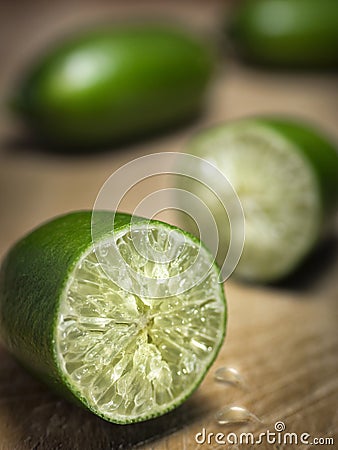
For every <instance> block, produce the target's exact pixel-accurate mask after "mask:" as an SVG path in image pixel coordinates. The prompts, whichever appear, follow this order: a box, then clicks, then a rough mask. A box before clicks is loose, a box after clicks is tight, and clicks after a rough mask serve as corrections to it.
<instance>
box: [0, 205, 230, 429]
mask: <svg viewBox="0 0 338 450" xmlns="http://www.w3.org/2000/svg"><path fill="white" fill-rule="evenodd" d="M113 216H114V214H113V213H112V212H107V211H101V212H98V211H96V212H95V227H96V233H95V234H96V239H95V244H93V242H92V236H91V218H92V214H91V212H90V211H84V212H76V213H72V214H68V215H66V216H62V217H59V218H56V219H54V220H52V221H51V222H49V223H46V224H44V225H42V226H41V227H39V228H38V229H36V230H35V231H33V232H32V233H31V234H29V235H28V236H26V237H25V238H24V239H22V240H21V241H19V242H18V243H17V244H16V245H15V246H14V247H13V249H12V250H11V251H10V252H9V254H8V256H7V257H6V259H5V261H4V263H3V265H2V268H1V272H0V333H1V337H2V340H3V343H4V344H5V346H6V347H7V349H8V350H9V351H10V352H11V353H13V355H15V356H16V358H17V359H18V360H19V361H21V363H22V364H23V365H25V366H26V367H27V368H28V369H29V370H30V371H32V372H33V373H35V374H36V375H37V376H38V377H40V378H41V379H42V380H44V381H45V382H47V383H48V384H49V385H51V386H52V387H53V388H54V389H56V390H57V391H59V393H61V394H63V395H65V396H66V397H67V398H69V399H73V400H75V401H76V402H77V403H79V404H81V405H83V406H84V407H86V408H88V409H89V410H90V411H92V412H94V413H95V414H97V415H98V416H100V417H102V418H104V419H106V420H108V421H111V422H115V423H131V422H138V421H142V420H146V419H149V418H151V417H156V416H159V415H161V414H164V413H166V412H167V411H170V410H172V409H173V408H175V407H176V406H178V405H179V404H181V403H182V402H183V401H184V400H185V399H186V398H187V397H188V396H189V395H190V394H191V393H192V392H193V391H194V390H195V389H196V388H197V386H198V385H199V384H200V382H201V381H202V379H203V377H204V376H205V373H206V371H207V370H208V368H209V366H210V365H211V364H212V362H213V360H214V359H215V357H216V355H217V353H218V351H219V349H220V346H221V345H222V342H223V338H224V333H225V324H226V305H225V298H224V293H223V289H222V285H221V284H219V283H218V275H219V269H218V268H217V267H216V266H215V264H214V263H213V260H212V258H211V256H210V254H209V252H208V251H207V250H206V249H205V248H204V247H203V246H202V247H201V246H200V243H199V241H198V240H196V239H195V238H194V237H192V236H190V235H188V234H186V233H185V232H182V231H181V230H179V229H178V228H175V227H171V226H170V225H168V224H165V223H163V222H158V221H148V220H146V219H141V218H135V217H134V218H133V221H132V222H131V216H130V215H128V214H119V213H117V214H116V216H115V223H114V225H113ZM114 239H116V242H117V246H118V249H119V251H120V253H121V255H122V257H123V258H124V259H125V261H126V262H127V264H128V267H129V268H131V269H133V270H134V271H135V273H136V274H138V275H141V276H142V275H143V276H146V277H148V278H144V279H143V280H145V281H144V283H143V286H142V289H143V293H144V294H145V295H138V294H136V293H133V291H132V290H128V291H126V290H125V289H123V288H121V287H120V284H119V283H115V282H114V281H113V280H112V279H111V278H110V277H109V276H108V275H107V273H108V272H109V270H111V271H112V272H114V271H115V272H116V274H117V278H118V280H121V281H123V282H124V283H125V282H126V280H127V281H128V280H129V282H130V286H131V288H134V287H135V288H138V287H140V286H139V285H137V277H136V276H132V275H131V273H132V272H128V271H127V270H126V269H125V266H124V264H121V263H120V261H119V260H117V259H116V253H114V251H113V248H114V247H113V246H112V242H113V240H114ZM198 251H199V252H200V253H199V254H198ZM98 254H100V255H101V257H102V256H103V255H105V256H106V257H107V258H108V259H107V260H106V259H105V260H104V261H106V264H103V263H102V259H100V263H99V259H98V257H97V256H96V255H98ZM162 254H163V255H165V256H167V255H168V254H169V255H170V259H166V258H164V259H163V260H160V261H159V260H156V259H155V258H154V255H157V256H158V255H162ZM142 255H143V256H142ZM144 255H148V256H149V258H146V257H145V256H144ZM196 258H197V261H198V264H197V265H195V266H194V265H193V263H194V262H195V261H196ZM108 263H109V264H108ZM191 267H192V269H191ZM189 270H190V271H189ZM112 272H110V273H112ZM114 280H116V278H114ZM189 283H190V284H189ZM184 284H188V285H189V286H190V288H189V289H188V290H186V291H184V290H183V289H182V288H181V286H183V285H184ZM154 291H156V294H157V295H156V296H155V297H154V295H150V294H153V292H154Z"/></svg>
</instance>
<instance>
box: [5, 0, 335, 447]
mask: <svg viewBox="0 0 338 450" xmlns="http://www.w3.org/2000/svg"><path fill="white" fill-rule="evenodd" d="M222 8H223V6H222V3H221V2H217V1H210V2H202V1H200V2H199V1H195V2H192V1H191V2H189V1H185V2H184V1H182V2H179V1H173V2H144V1H142V2H137V1H134V2H130V1H129V2H126V3H125V4H124V5H123V4H122V2H120V4H118V2H104V1H98V2H94V1H92V2H90V1H82V2H79V1H73V2H66V1H64V0H63V1H59V2H54V3H52V2H49V3H47V2H42V1H41V2H39V1H37V2H34V3H33V2H31V4H29V2H23V3H19V2H18V3H15V2H14V3H9V2H8V4H7V5H4V6H2V14H1V17H2V19H1V20H2V24H1V33H2V36H1V37H2V39H1V46H2V48H1V49H0V51H1V55H0V56H1V61H2V70H1V73H0V91H1V92H0V93H1V95H2V96H6V95H7V94H8V92H9V89H10V87H11V86H12V82H13V78H15V76H16V74H17V73H18V72H19V71H20V68H21V67H22V65H23V64H24V63H25V61H28V60H29V59H30V58H31V56H32V55H34V54H35V53H36V52H37V50H38V49H39V48H41V47H43V46H44V43H45V42H46V41H48V40H52V39H53V37H54V36H56V35H59V34H60V33H61V34H62V33H63V32H65V31H66V30H68V29H72V28H74V27H78V26H80V25H82V24H88V23H91V22H95V23H97V22H100V21H102V20H104V21H107V20H109V19H110V18H114V19H116V18H117V17H126V16H128V17H129V16H130V15H134V14H135V12H137V11H140V9H142V12H143V14H146V12H147V11H153V14H157V15H158V14H161V15H164V16H165V17H171V18H172V19H176V20H178V21H179V22H182V23H184V24H185V23H189V24H191V25H192V26H193V27H195V28H196V29H198V30H199V31H200V32H201V33H205V34H206V35H208V36H211V37H216V38H218V37H219V36H218V32H217V30H218V29H219V23H220V16H221V14H220V12H221V11H222ZM154 11H155V12H154ZM270 112H271V113H280V112H282V113H291V114H294V115H300V116H302V117H304V118H308V119H309V120H312V121H314V122H316V123H318V125H319V126H322V127H324V128H325V129H326V130H327V131H328V132H331V134H332V135H333V136H334V137H335V138H338V132H337V124H338V119H337V117H338V89H337V75H336V74H315V73H312V74H307V73H293V74H292V73H279V72H273V73H271V72H268V71H260V70H256V69H252V68H248V67H244V66H242V65H240V64H238V63H236V62H234V61H233V60H231V59H228V58H227V57H226V56H224V55H223V56H222V60H221V63H220V67H219V71H218V76H217V79H216V80H215V83H214V85H213V87H212V89H211V92H210V102H209V108H208V110H207V111H206V113H205V115H204V116H203V117H201V118H200V119H199V120H198V121H196V122H195V123H193V124H190V125H189V126H187V127H186V128H184V129H183V128H182V129H180V130H177V131H175V132H173V133H171V134H169V135H168V134H167V135H165V136H158V137H156V138H154V139H152V140H149V141H147V142H145V141H144V142H142V143H139V144H134V145H130V146H128V147H122V146H121V147H119V148H117V149H114V150H112V151H109V152H105V153H97V154H95V155H87V156H82V157H80V156H78V157H76V156H66V155H56V154H53V153H50V152H46V151H44V149H43V148H41V147H39V146H38V145H37V144H35V143H34V142H32V141H29V140H27V139H26V138H25V135H24V133H23V132H22V130H21V128H20V126H19V124H17V123H15V122H14V120H13V118H11V117H10V116H9V115H8V113H7V111H6V110H5V109H3V110H2V111H1V117H0V133H1V153H0V158H1V159H0V195H1V197H0V210H1V218H0V236H1V238H0V240H1V242H0V254H1V256H2V255H4V253H5V252H6V250H7V249H8V248H9V247H10V245H11V244H12V243H13V242H14V241H15V240H16V239H18V238H19V237H20V236H22V235H23V234H24V233H26V232H27V231H28V230H30V229H31V228H32V227H34V226H36V225H38V224H39V223H41V222H42V221H44V220H46V219H48V218H50V217H52V216H54V215H57V214H60V213H63V212H66V211H70V210H74V209H82V208H89V209H90V208H91V207H92V206H93V203H94V201H95V198H96V195H97V193H98V191H99V189H100V187H101V185H102V184H103V182H104V181H105V179H106V178H107V177H108V176H109V175H110V174H111V173H112V172H113V171H114V170H116V169H117V168H118V167H120V166H121V165H123V164H124V163H126V162H127V161H130V160H132V159H134V158H135V157H138V156H141V155H145V154H148V153H151V152H157V151H180V150H183V149H184V145H185V142H186V141H187V139H188V138H189V137H190V136H191V135H192V134H193V133H194V131H195V130H196V129H197V128H199V127H202V126H205V125H207V124H211V123H215V122H219V121H221V120H228V119H233V118H236V117H241V116H244V115H249V114H255V113H270ZM153 187H154V186H153ZM137 200H138V199H136V197H132V196H131V198H130V199H129V200H128V201H127V202H126V203H125V205H124V209H125V210H132V208H133V206H134V203H135V201H137ZM173 220H174V219H173ZM337 249H338V237H337V236H336V237H335V238H333V239H332V240H330V242H328V243H327V244H326V245H323V247H322V248H321V249H319V250H318V252H317V253H316V255H315V256H313V257H312V258H311V259H310V260H309V261H308V263H307V264H306V266H305V267H304V268H303V269H302V271H301V272H300V273H299V274H298V275H297V276H295V277H294V278H293V279H292V280H290V281H289V282H288V283H284V284H283V285H279V286H273V287H257V286H245V285H239V284H235V283H234V282H228V283H226V286H225V288H226V293H227V297H228V303H229V325H228V332H227V338H226V341H225V343H224V345H223V347H222V350H221V352H220V355H219V357H218V359H217V361H216V362H215V363H214V365H213V367H212V368H211V370H210V372H209V374H208V375H207V377H206V379H205V381H204V382H203V384H202V385H201V386H200V388H199V389H198V391H197V392H196V393H195V394H194V395H193V396H192V397H191V398H190V399H189V400H188V401H187V402H186V403H185V404H184V405H183V406H182V407H180V408H179V409H177V410H176V411H174V412H172V413H170V414H168V415H166V416H164V417H161V418H159V419H157V420H155V421H150V422H147V423H142V424H136V425H132V426H117V425H112V424H109V423H106V422H104V421H102V420H101V419H98V418H96V417H94V416H93V415H91V414H89V413H87V412H84V411H82V410H80V409H78V408H77V407H75V406H73V405H70V404H69V403H67V402H66V401H64V400H62V399H60V398H58V397H56V396H54V394H52V393H50V392H49V391H48V390H47V389H46V388H45V387H44V386H43V385H41V384H40V383H39V382H37V381H35V380H34V379H32V378H31V377H30V376H29V375H28V374H27V373H26V372H25V371H24V370H23V369H21V368H20V367H19V366H18V365H17V364H16V363H15V361H14V360H13V359H12V357H11V356H10V355H8V354H7V353H6V352H5V351H4V350H1V352H0V368H1V370H0V449H2V450H5V449H6V450H7V449H8V450H12V449H18V450H23V449H46V450H49V449H57V448H60V449H61V448H62V449H74V450H75V449H93V450H94V449H95V450H101V449H102V450H103V449H117V448H121V449H122V448H128V447H130V446H135V445H137V444H140V445H142V444H141V443H142V442H143V445H142V448H147V449H148V448H149V449H150V448H153V449H157V450H160V449H161V450H162V449H170V450H171V449H197V448H199V447H202V448H223V447H225V445H222V444H217V443H216V442H215V439H214V438H212V439H211V443H210V444H203V445H199V444H198V443H197V442H196V439H195V435H196V433H199V432H201V431H202V430H203V428H205V429H206V431H207V433H208V432H210V433H214V434H216V433H219V432H221V433H223V434H227V433H230V432H236V433H238V435H239V434H240V433H241V432H243V431H248V430H252V431H253V432H255V433H259V432H264V431H266V430H270V431H271V432H272V431H274V424H275V423H276V422H277V421H283V422H284V423H285V426H286V431H289V432H295V433H298V435H299V436H300V435H301V434H302V433H309V434H310V435H311V438H310V440H311V439H313V438H314V437H334V434H335V432H336V431H337V428H338V413H337V388H338V380H337V371H338V360H337V338H338V336H337V300H338V282H337V278H338V256H337V253H338V252H337ZM222 366H231V367H235V368H237V369H238V370H239V371H240V373H241V374H242V376H243V378H244V379H245V381H246V385H247V389H241V388H238V387H235V386H231V385H227V384H224V383H219V382H216V381H215V379H214V373H215V371H216V370H217V368H220V367H222ZM227 405H236V406H242V407H245V408H247V409H248V410H249V411H251V412H252V413H254V414H255V415H257V416H258V417H259V418H260V419H261V421H262V423H256V424H254V425H252V426H251V427H250V428H247V427H245V426H244V427H243V426H242V427H238V426H237V427H235V426H230V427H227V426H224V425H220V424H218V423H217V422H216V420H215V414H216V413H217V411H219V410H220V409H221V408H223V407H225V406H227ZM337 440H338V437H336V444H335V445H336V446H337ZM145 441H146V443H144V442H145ZM247 447H248V448H254V447H253V446H247ZM310 447H313V446H310V445H306V444H299V445H298V446H295V445H293V446H283V445H279V446H278V445H277V444H268V443H266V442H265V443H264V444H261V445H260V446H258V445H257V448H267V449H268V448H275V449H277V448H279V449H282V448H300V449H305V448H310ZM228 448H233V449H235V448H239V447H238V446H237V445H233V446H230V445H228ZM321 448H335V447H334V446H333V445H331V446H330V445H326V446H325V445H323V446H321Z"/></svg>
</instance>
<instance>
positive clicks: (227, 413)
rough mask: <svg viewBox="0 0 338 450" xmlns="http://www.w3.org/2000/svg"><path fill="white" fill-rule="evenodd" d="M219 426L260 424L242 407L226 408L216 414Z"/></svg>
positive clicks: (258, 420) (257, 419)
mask: <svg viewBox="0 0 338 450" xmlns="http://www.w3.org/2000/svg"><path fill="white" fill-rule="evenodd" d="M216 420H217V422H218V423H219V424H220V425H229V424H245V423H262V421H261V420H260V419H259V418H258V417H257V416H255V414H253V413H252V412H250V411H248V410H247V409H246V408H243V407H242V406H226V407H224V408H222V409H221V410H220V411H218V412H217V413H216Z"/></svg>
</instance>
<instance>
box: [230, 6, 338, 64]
mask: <svg viewBox="0 0 338 450" xmlns="http://www.w3.org/2000/svg"><path fill="white" fill-rule="evenodd" d="M228 33H229V36H230V38H231V39H232V41H233V43H234V44H235V47H236V48H237V49H238V51H239V52H240V53H241V54H242V55H243V56H244V57H245V58H247V59H249V60H251V61H253V62H257V63H263V64H267V65H274V66H285V67H313V68H320V67H337V66H338V1H337V0H320V1H319V0H245V1H244V2H242V3H240V4H239V6H238V7H237V8H236V9H235V11H234V14H233V17H231V18H230V21H229V24H228Z"/></svg>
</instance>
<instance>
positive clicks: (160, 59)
mask: <svg viewBox="0 0 338 450" xmlns="http://www.w3.org/2000/svg"><path fill="white" fill-rule="evenodd" d="M212 69H213V57H212V55H211V52H210V49H208V48H207V47H206V46H205V45H204V44H203V43H201V42H200V41H199V40H198V39H196V38H195V37H193V36H191V35H190V34H188V33H186V32H183V31H181V30H179V29H176V28H174V27H172V28H170V27H160V26H155V25H133V26H131V25H130V26H124V27H123V26H116V27H115V28H112V29H104V30H103V29H102V30H98V31H92V32H87V33H86V34H83V35H81V36H79V37H76V38H73V39H72V40H69V41H68V42H65V43H64V44H62V45H60V46H59V47H58V48H56V49H55V50H53V51H51V52H50V53H49V54H47V55H46V56H45V57H43V58H42V59H41V60H40V61H38V62H37V63H36V64H35V65H34V66H33V67H32V69H31V70H30V72H29V73H28V74H27V75H26V76H25V77H24V78H23V80H22V82H21V85H20V86H19V89H18V92H17V95H16V97H15V99H14V101H13V104H14V108H15V109H16V110H17V111H18V112H19V113H20V114H21V116H23V117H24V119H26V121H27V122H28V123H29V124H30V126H31V128H32V129H33V130H34V131H35V132H36V133H38V134H39V135H40V136H42V137H43V138H45V139H47V140H49V141H50V142H52V143H56V144H60V145H66V146H75V147H76V146H96V145H100V144H109V143H115V142H116V141H120V140H123V139H128V140H129V139H134V138H135V136H138V135H143V134H146V133H150V132H153V131H156V130H159V129H162V128H165V127H169V126H171V125H174V124H176V123H179V122H181V121H182V120H184V119H187V118H190V117H191V116H193V115H195V114H197V113H198V112H199V110H200V109H201V106H202V104H203V100H204V97H205V93H206V88H207V85H208V82H209V80H210V77H211V74H212Z"/></svg>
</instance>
